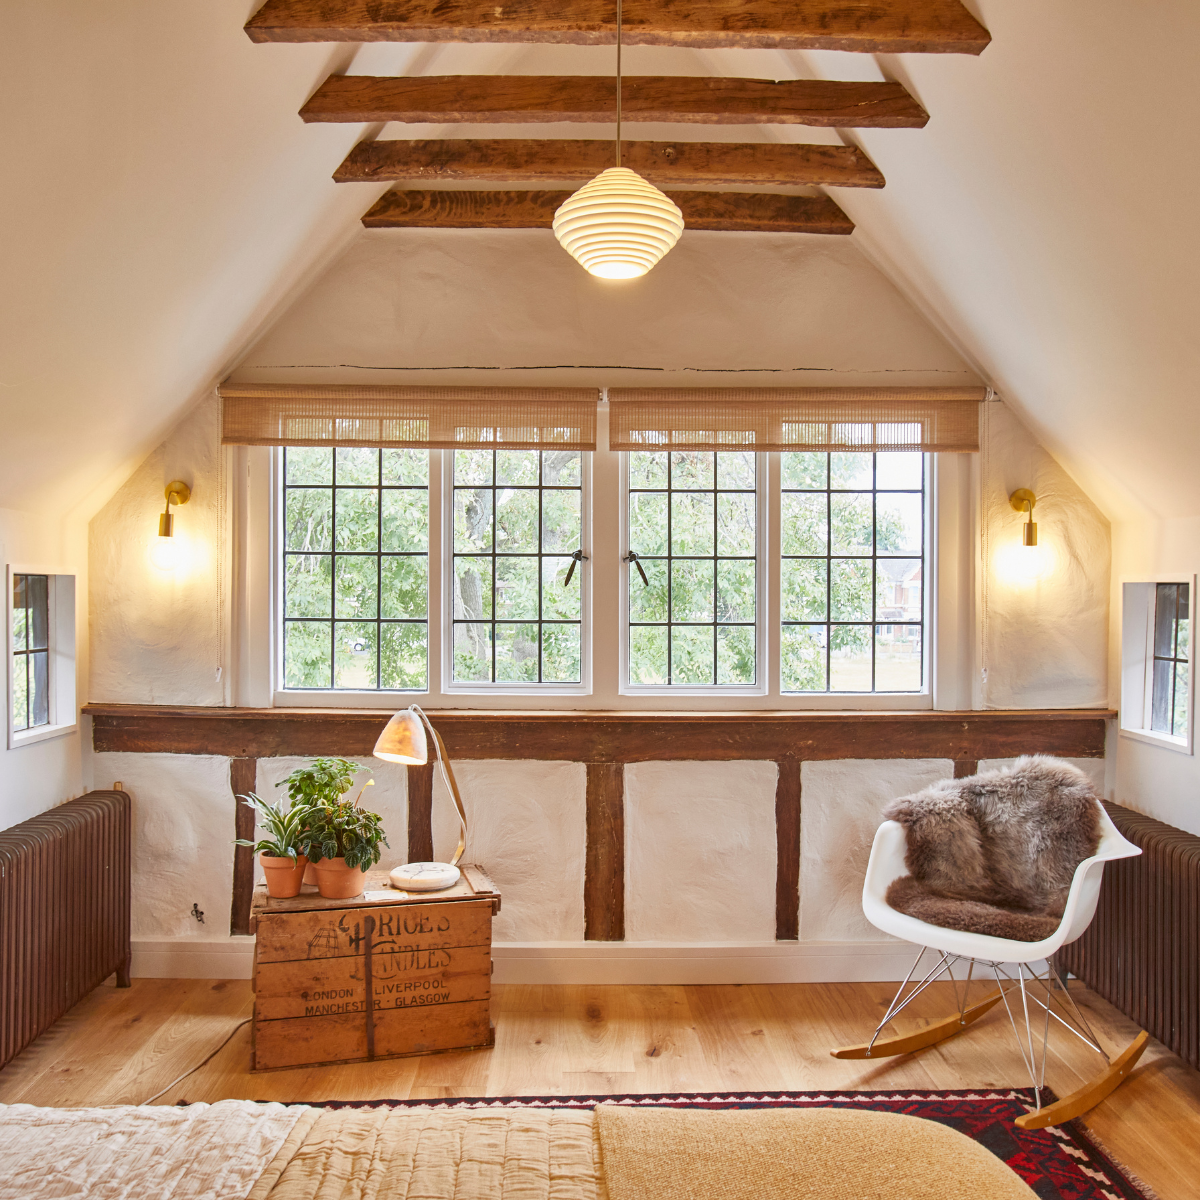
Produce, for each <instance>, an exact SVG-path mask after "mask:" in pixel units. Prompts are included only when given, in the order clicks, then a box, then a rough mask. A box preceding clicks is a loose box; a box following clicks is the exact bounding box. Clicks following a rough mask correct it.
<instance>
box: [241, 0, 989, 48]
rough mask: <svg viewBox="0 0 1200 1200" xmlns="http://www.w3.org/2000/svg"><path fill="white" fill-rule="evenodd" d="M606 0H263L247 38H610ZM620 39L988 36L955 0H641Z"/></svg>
mask: <svg viewBox="0 0 1200 1200" xmlns="http://www.w3.org/2000/svg"><path fill="white" fill-rule="evenodd" d="M616 15H617V14H616V2H615V0H604V2H603V3H601V4H597V3H596V0H559V2H558V3H557V4H544V3H541V2H538V0H509V2H508V3H506V4H503V5H499V4H496V3H494V0H486V3H485V2H484V0H440V2H439V3H437V4H433V3H430V2H429V0H267V2H266V4H264V5H263V6H262V8H260V9H259V10H258V12H256V13H255V14H254V16H253V17H251V18H250V20H249V21H248V22H247V24H246V33H247V34H248V35H249V36H250V39H251V41H255V42H569V43H574V44H576V45H585V46H597V45H599V46H604V45H610V44H611V43H613V42H614V41H615V40H616ZM623 38H624V41H625V43H626V45H642V46H695V47H701V46H711V47H745V46H762V47H768V48H781V49H784V48H786V49H793V50H853V51H858V52H860V53H863V54H905V53H908V54H913V53H923V54H979V53H980V52H981V51H982V50H983V48H984V47H985V46H986V45H987V44H988V42H989V41H990V40H991V35H990V34H989V33H988V31H987V30H986V29H984V27H983V26H982V25H980V24H979V22H978V21H976V20H975V18H974V17H973V16H971V14H970V13H969V12H968V11H967V10H966V9H965V8H964V7H963V5H962V4H961V3H959V0H887V3H861V2H859V3H852V4H847V3H844V2H842V0H838V2H836V3H835V2H832V0H644V2H643V3H642V4H640V5H639V6H638V7H637V9H636V11H633V6H632V5H631V6H630V7H629V9H627V10H626V12H625V14H624V23H623Z"/></svg>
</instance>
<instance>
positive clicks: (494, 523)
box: [489, 450, 500, 683]
mask: <svg viewBox="0 0 1200 1200" xmlns="http://www.w3.org/2000/svg"><path fill="white" fill-rule="evenodd" d="M491 455H492V545H491V551H490V553H491V559H492V620H491V626H492V629H491V633H492V636H491V638H490V639H489V641H490V643H491V651H492V665H491V671H490V676H491V678H490V682H492V683H495V682H496V639H497V637H499V636H500V628H499V625H498V624H497V617H496V611H497V610H496V571H497V569H498V567H499V563H498V561H497V559H496V532H497V525H498V522H497V520H496V499H497V492H498V489H497V487H496V451H495V450H493V451H491Z"/></svg>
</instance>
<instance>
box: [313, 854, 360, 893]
mask: <svg viewBox="0 0 1200 1200" xmlns="http://www.w3.org/2000/svg"><path fill="white" fill-rule="evenodd" d="M313 865H314V866H315V867H316V869H317V890H318V891H319V892H320V893H321V895H322V896H324V897H325V899H326V900H352V899H353V898H354V897H355V896H361V895H362V892H363V889H364V888H365V887H366V886H367V873H366V871H364V870H363V869H362V867H348V866H346V860H345V859H344V858H323V859H321V861H320V862H319V863H314V864H313Z"/></svg>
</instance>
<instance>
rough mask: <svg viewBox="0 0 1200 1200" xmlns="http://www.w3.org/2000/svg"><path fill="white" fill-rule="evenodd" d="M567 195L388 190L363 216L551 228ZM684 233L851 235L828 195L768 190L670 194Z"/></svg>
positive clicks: (374, 221)
mask: <svg viewBox="0 0 1200 1200" xmlns="http://www.w3.org/2000/svg"><path fill="white" fill-rule="evenodd" d="M570 194H571V193H570V192H569V191H552V192H547V191H536V192H423V191H391V192H386V193H385V194H384V195H383V196H382V197H381V198H380V199H379V200H378V202H377V203H376V204H375V205H374V206H373V207H372V208H371V209H370V211H369V212H367V214H366V215H365V216H364V217H363V219H362V223H363V224H364V225H365V226H367V228H368V229H549V228H550V227H551V225H552V224H553V221H554V212H555V210H556V209H557V208H558V206H559V205H560V204H561V203H562V202H563V201H564V200H565V199H566V198H567V197H568V196H569V195H570ZM668 195H669V196H670V197H671V199H672V200H674V201H675V203H676V204H678V205H679V207H680V208H681V209H682V210H683V219H684V223H685V224H686V225H687V228H688V229H716V230H722V231H732V232H747V233H832V234H847V233H853V232H854V222H853V221H851V220H850V218H849V217H848V216H846V214H845V213H844V212H842V210H841V209H840V208H839V207H838V206H837V205H836V204H835V203H834V202H833V201H832V200H830V199H829V197H828V196H780V195H777V194H776V195H772V194H771V193H769V192H669V193H668Z"/></svg>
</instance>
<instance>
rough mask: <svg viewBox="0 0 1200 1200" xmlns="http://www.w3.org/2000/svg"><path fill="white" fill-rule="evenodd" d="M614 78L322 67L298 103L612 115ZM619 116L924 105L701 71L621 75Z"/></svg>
mask: <svg viewBox="0 0 1200 1200" xmlns="http://www.w3.org/2000/svg"><path fill="white" fill-rule="evenodd" d="M616 109H617V83H616V80H615V79H611V78H608V77H606V76H602V75H583V76H578V77H572V76H557V75H555V76H537V75H432V76H417V77H410V78H380V77H377V76H374V75H331V76H330V77H329V78H328V79H326V80H325V82H324V83H323V84H321V86H320V87H319V88H318V89H317V90H316V91H315V92H314V93H313V95H312V98H311V99H310V100H309V101H308V103H307V104H305V106H304V107H303V108H302V109H301V110H300V115H301V116H302V117H303V118H304V120H306V121H353V122H376V121H401V122H408V123H421V122H425V123H431V124H444V123H448V122H468V121H473V122H476V123H480V124H488V123H496V122H517V123H533V122H539V121H583V122H592V123H602V122H606V121H611V120H613V118H614V116H615V114H616ZM621 109H622V113H623V114H624V119H625V120H626V121H665V122H669V123H674V124H678V123H685V124H686V123H696V124H704V125H810V126H817V127H821V128H826V129H849V128H857V129H868V128H870V129H920V128H922V127H923V126H924V125H925V124H926V122H927V121H928V120H929V114H928V113H927V112H926V111H925V110H924V109H923V108H922V107H921V106H920V105H919V104H918V103H917V102H916V101H915V100H914V99H913V98H912V97H911V96H910V95H909V94H908V92H906V91H905V90H904V88H903V87H902V86H901V85H900V84H898V83H841V82H836V81H832V80H824V79H786V80H782V81H780V82H773V81H771V80H768V79H700V78H691V77H687V76H665V77H658V76H636V75H634V76H629V77H628V78H626V79H624V80H623V81H622V90H621Z"/></svg>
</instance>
